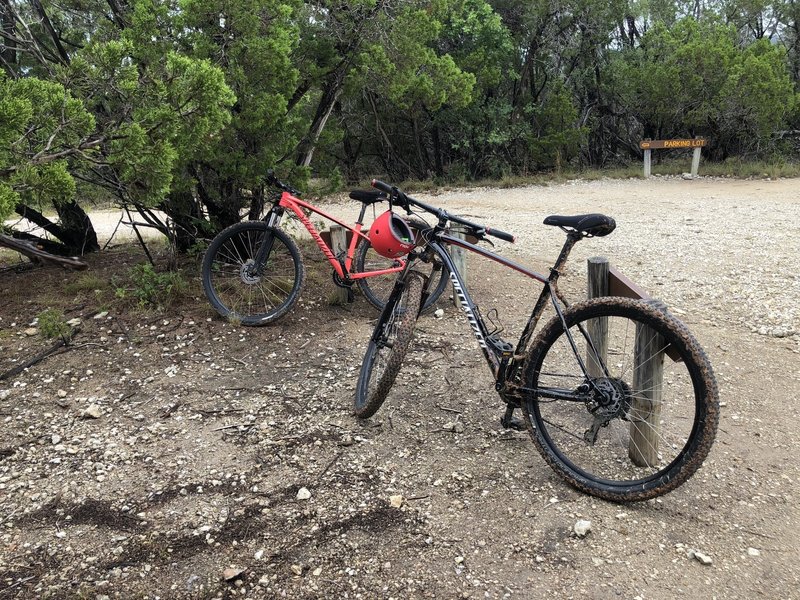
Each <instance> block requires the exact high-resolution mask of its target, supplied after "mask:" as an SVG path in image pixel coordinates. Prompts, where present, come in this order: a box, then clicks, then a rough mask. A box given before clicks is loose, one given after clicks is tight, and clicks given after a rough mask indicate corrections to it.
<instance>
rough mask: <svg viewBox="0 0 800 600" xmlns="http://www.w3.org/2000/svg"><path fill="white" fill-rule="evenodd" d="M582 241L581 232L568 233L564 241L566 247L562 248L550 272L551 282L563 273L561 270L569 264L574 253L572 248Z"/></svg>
mask: <svg viewBox="0 0 800 600" xmlns="http://www.w3.org/2000/svg"><path fill="white" fill-rule="evenodd" d="M582 239H583V234H582V233H580V232H579V231H567V239H566V240H565V241H564V246H562V248H561V252H560V253H559V255H558V258H557V259H556V262H555V264H554V265H553V268H552V269H551V271H550V280H551V281H553V280H554V279H557V278H558V275H559V274H560V273H561V269H562V268H563V267H564V265H565V264H566V262H567V258H568V257H569V253H570V252H572V247H573V246H574V245H575V244H576V243H577V242H578V241H579V240H582Z"/></svg>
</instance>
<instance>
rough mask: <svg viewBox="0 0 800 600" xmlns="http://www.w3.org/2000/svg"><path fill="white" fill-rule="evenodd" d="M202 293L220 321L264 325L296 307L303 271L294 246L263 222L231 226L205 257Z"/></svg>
mask: <svg viewBox="0 0 800 600" xmlns="http://www.w3.org/2000/svg"><path fill="white" fill-rule="evenodd" d="M202 275H203V290H204V291H205V293H206V297H207V298H208V300H209V302H211V306H213V307H214V309H215V310H216V311H217V312H218V313H219V314H221V315H222V316H223V317H226V318H228V319H231V320H233V321H237V322H239V323H241V324H242V325H251V326H254V325H266V324H268V323H272V322H273V321H276V320H277V319H279V318H281V317H282V316H283V315H285V314H286V313H287V312H289V311H290V310H291V308H292V307H293V306H294V305H295V303H296V302H297V300H298V298H299V297H300V290H301V289H302V287H303V279H304V277H305V269H304V267H303V259H302V257H301V256H300V250H299V249H298V248H297V244H295V243H294V240H292V238H290V237H289V236H288V235H287V234H286V233H284V232H283V231H282V230H280V229H278V228H276V227H271V226H269V225H267V224H266V223H264V222H263V221H244V222H242V223H236V224H235V225H231V226H230V227H228V228H227V229H225V230H224V231H222V232H221V233H220V234H219V235H218V236H217V237H215V238H214V239H213V240H212V242H211V244H210V245H209V247H208V250H206V253H205V256H204V257H203V270H202Z"/></svg>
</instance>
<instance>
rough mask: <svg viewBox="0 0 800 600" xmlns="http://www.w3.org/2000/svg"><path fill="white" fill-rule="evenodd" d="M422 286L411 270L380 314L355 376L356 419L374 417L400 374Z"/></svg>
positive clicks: (412, 329)
mask: <svg viewBox="0 0 800 600" xmlns="http://www.w3.org/2000/svg"><path fill="white" fill-rule="evenodd" d="M423 283H424V282H423V276H422V275H420V274H419V273H416V272H414V271H410V272H409V273H408V274H407V276H406V279H405V283H404V287H403V289H402V291H401V292H400V293H399V294H395V293H394V292H393V293H392V294H391V295H390V296H389V302H388V303H387V305H386V306H385V307H384V309H383V311H382V312H381V316H380V318H379V319H378V324H377V325H376V326H375V331H374V332H373V334H372V338H371V339H370V342H369V345H368V346H367V351H366V354H365V355H364V360H363V362H362V363H361V372H360V373H359V375H358V383H357V384H356V394H355V401H354V408H353V413H354V414H355V415H356V416H357V417H360V418H362V419H366V418H368V417H371V416H372V415H374V414H375V412H376V411H377V410H378V409H379V408H380V407H381V405H382V404H383V402H384V400H386V395H387V394H388V393H389V390H390V389H391V387H392V385H393V384H394V381H395V378H396V377H397V374H398V373H399V372H400V367H401V366H402V364H403V359H404V358H405V356H406V353H407V352H408V348H409V346H410V344H411V338H412V337H413V335H414V328H415V326H416V324H417V318H418V316H419V305H420V300H421V296H422V287H423Z"/></svg>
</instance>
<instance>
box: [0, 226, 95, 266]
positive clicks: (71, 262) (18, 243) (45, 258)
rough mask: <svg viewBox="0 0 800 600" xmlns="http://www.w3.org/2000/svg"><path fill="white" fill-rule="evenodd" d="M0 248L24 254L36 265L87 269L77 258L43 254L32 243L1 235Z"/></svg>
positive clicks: (42, 251)
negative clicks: (47, 264) (45, 264)
mask: <svg viewBox="0 0 800 600" xmlns="http://www.w3.org/2000/svg"><path fill="white" fill-rule="evenodd" d="M0 246H4V247H6V248H11V249H12V250H15V251H17V252H19V253H20V254H24V255H25V256H27V257H28V258H30V259H31V261H33V262H34V263H37V264H41V263H46V262H47V263H54V264H57V265H60V266H62V267H64V268H66V269H76V270H82V269H86V268H88V267H89V265H88V264H86V263H85V262H83V261H82V260H81V259H80V258H78V257H77V256H57V255H55V254H50V253H49V252H45V251H44V250H42V249H41V248H39V247H38V246H37V245H36V244H34V243H32V242H28V241H25V240H18V239H16V238H13V237H11V236H8V235H5V234H1V233H0Z"/></svg>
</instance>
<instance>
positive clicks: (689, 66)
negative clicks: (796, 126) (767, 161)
mask: <svg viewBox="0 0 800 600" xmlns="http://www.w3.org/2000/svg"><path fill="white" fill-rule="evenodd" d="M613 67H614V68H613V70H612V72H611V74H612V78H611V81H612V83H611V85H610V86H609V88H610V89H613V90H616V91H617V93H618V98H619V99H620V100H621V105H622V109H623V110H626V111H628V112H629V113H630V114H632V115H635V116H636V117H637V118H638V119H640V122H641V124H642V129H643V131H642V134H643V136H645V137H653V138H661V139H664V138H670V137H686V136H688V135H705V136H707V137H709V138H710V141H711V144H712V148H711V149H712V152H716V153H717V154H718V155H721V156H727V155H730V154H735V153H748V152H753V151H764V150H765V149H767V148H769V147H770V146H771V140H770V136H771V134H772V133H773V132H774V131H775V130H777V129H780V128H782V127H785V126H786V124H787V122H788V120H789V119H790V117H791V115H792V114H793V111H794V107H795V94H794V90H793V87H794V86H793V84H792V82H791V79H790V78H789V73H788V70H787V62H786V53H785V50H784V49H782V48H781V47H779V46H775V45H772V44H770V43H769V42H768V41H767V40H759V41H756V42H755V43H753V44H751V45H749V46H746V47H741V46H739V45H737V36H736V31H735V29H734V28H733V27H731V26H727V25H723V24H721V23H719V22H717V21H714V20H707V21H704V22H697V21H696V20H694V19H692V18H687V19H683V20H681V21H679V22H678V23H676V24H675V26H673V27H672V28H669V29H668V28H667V27H665V26H664V25H661V24H656V26H654V27H653V28H652V29H650V30H649V31H648V32H647V33H646V34H645V35H644V36H643V38H642V44H641V46H640V47H639V48H636V49H633V50H630V51H628V52H626V53H625V54H624V55H623V56H622V59H621V60H619V61H617V62H616V63H615V64H614V66H613Z"/></svg>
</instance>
